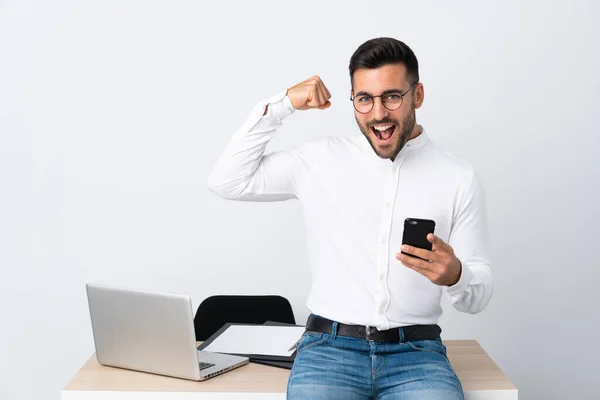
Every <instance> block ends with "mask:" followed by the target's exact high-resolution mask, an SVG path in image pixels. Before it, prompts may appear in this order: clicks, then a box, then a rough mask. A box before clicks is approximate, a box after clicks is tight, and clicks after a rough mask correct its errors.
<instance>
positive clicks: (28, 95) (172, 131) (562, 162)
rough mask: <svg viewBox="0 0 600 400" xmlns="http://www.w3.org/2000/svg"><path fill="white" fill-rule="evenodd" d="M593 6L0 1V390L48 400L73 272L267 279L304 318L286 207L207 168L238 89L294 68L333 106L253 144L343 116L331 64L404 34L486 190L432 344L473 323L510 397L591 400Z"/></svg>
mask: <svg viewBox="0 0 600 400" xmlns="http://www.w3.org/2000/svg"><path fill="white" fill-rule="evenodd" d="M449 3H453V4H452V5H450V4H449ZM522 3H523V4H522ZM599 14H600V7H599V6H598V3H597V2H592V1H589V2H584V1H577V2H567V1H564V2H557V1H552V2H550V1H544V2H542V1H540V2H522V1H495V2H479V1H461V2H445V1H439V2H430V1H411V2H401V1H397V0H395V1H385V2H383V1H369V2H367V1H365V0H362V1H353V2H349V1H344V2H338V1H336V2H335V3H334V2H325V1H296V2H283V1H271V2H265V1H247V2H246V1H237V2H231V1H220V2H201V1H161V2H159V1H148V0H144V1H142V0H139V1H108V0H104V1H76V0H72V1H66V0H60V1H59V0H56V1H46V2H42V1H38V2H33V3H32V2H31V1H14V0H13V1H11V0H4V1H1V0H0V267H1V271H0V274H1V275H0V321H1V328H0V398H2V399H30V398H31V399H33V398H36V399H42V398H43V399H58V398H59V396H60V390H61V388H62V387H64V386H65V385H66V384H67V383H68V381H69V379H70V378H71V377H72V376H73V374H74V373H75V372H76V371H77V370H78V369H79V367H80V366H81V365H82V364H83V362H84V361H85V360H86V359H87V358H88V357H89V356H90V355H91V353H92V352H93V340H92V334H91V329H90V324H89V315H88V310H87V302H86V301H87V300H86V297H85V288H84V285H85V283H86V282H88V281H96V282H103V283H110V284H118V285H126V286H133V287H139V288H146V289H156V290H161V291H175V292H180V293H186V294H190V295H191V296H192V297H193V299H194V307H196V306H197V305H198V304H199V303H200V302H201V301H202V300H203V299H204V298H205V297H207V296H209V295H212V294H217V293H251V294H265V293H277V294H281V295H284V296H286V297H288V298H289V299H290V300H291V302H292V304H293V307H294V312H295V314H296V318H297V320H298V322H300V323H304V322H305V320H306V317H307V315H308V310H307V309H306V307H305V306H304V302H305V300H306V295H307V293H308V288H309V284H310V276H309V274H308V266H307V257H306V252H305V238H304V234H305V230H304V225H303V221H302V215H301V211H300V205H299V204H298V203H297V202H293V201H289V202H282V203H260V204H259V203H238V202H230V201H226V200H223V199H220V198H218V197H216V196H215V195H213V194H212V193H211V192H209V191H208V189H207V187H206V179H207V177H208V174H209V171H210V168H211V167H212V165H213V164H214V162H215V161H216V159H217V157H218V156H219V154H220V152H221V151H222V150H223V149H224V147H225V145H226V143H227V142H228V140H229V138H230V137H231V135H232V134H233V132H234V131H235V129H237V127H238V126H239V125H240V124H242V123H243V121H244V120H245V118H246V116H247V114H248V113H249V112H250V110H251V109H252V107H253V105H254V104H255V103H256V102H257V101H258V100H260V99H262V98H264V97H268V96H270V95H272V94H274V93H275V92H277V91H279V90H281V89H282V88H285V87H289V86H291V85H293V84H295V83H297V82H299V81H301V80H304V79H306V78H308V77H309V76H311V75H313V74H319V75H320V76H321V77H322V79H323V80H324V82H325V84H326V85H327V86H328V87H329V89H330V91H331V93H332V95H333V97H332V99H331V100H332V107H331V109H329V110H327V111H310V112H303V113H296V114H294V115H293V116H291V117H290V118H289V120H286V122H285V125H284V127H283V129H282V130H281V132H280V134H279V135H278V136H277V137H276V138H275V139H274V140H273V142H272V143H271V145H270V147H269V149H268V150H269V151H271V150H274V149H281V148H288V147H290V146H292V145H294V144H297V143H300V142H301V141H304V140H310V139H314V138H317V137H321V136H323V135H341V136H349V135H353V134H356V133H358V130H357V127H356V123H355V121H354V117H353V110H352V107H351V103H350V101H349V100H348V97H349V91H350V83H349V77H348V72H347V71H348V70H347V68H348V61H349V58H350V56H351V54H352V52H353V51H354V50H355V49H356V47H358V46H359V45H360V44H361V43H362V42H364V41H365V40H367V39H370V38H372V37H377V36H393V37H396V38H398V39H401V40H403V41H405V42H406V43H407V44H409V46H411V47H412V48H413V50H414V51H415V53H416V55H417V57H418V59H419V62H420V65H421V69H420V72H421V80H422V82H423V83H424V85H425V93H426V96H425V103H424V106H423V108H422V109H421V110H419V111H418V112H417V120H418V122H419V123H421V124H423V125H424V126H425V127H426V128H427V130H428V133H429V135H430V137H431V138H432V139H433V140H435V141H437V143H438V144H439V145H440V146H443V147H444V148H446V149H447V150H449V151H450V152H452V153H454V154H455V155H457V156H459V157H461V158H464V159H466V160H467V161H469V162H470V163H471V164H473V165H474V166H475V168H476V169H477V171H478V172H479V174H480V175H481V177H482V179H483V183H484V186H485V190H486V196H487V199H488V206H489V217H490V232H491V237H492V249H493V261H494V263H493V267H494V272H495V282H496V291H495V294H494V297H493V299H492V302H491V304H490V306H489V307H488V308H487V309H486V310H485V311H484V312H483V313H481V314H478V315H475V316H471V315H466V314H459V313H458V312H455V311H454V310H452V309H451V307H449V305H448V303H447V302H445V303H444V308H445V310H446V313H445V314H444V316H443V317H442V320H441V321H440V323H441V325H442V328H443V329H444V333H443V337H444V339H476V340H478V341H479V343H480V344H481V345H482V346H483V347H484V349H485V350H486V351H488V353H489V354H490V355H491V357H492V358H493V359H494V360H495V361H496V362H497V363H498V365H499V366H500V367H501V368H502V370H503V371H504V372H505V374H506V375H507V376H508V377H509V378H510V379H511V380H512V381H513V382H514V384H515V385H516V386H517V387H518V389H519V390H520V395H521V398H522V399H525V400H528V399H567V398H573V399H575V398H576V399H591V398H597V397H596V396H597V392H599V391H600V385H599V383H598V382H599V380H598V361H597V357H598V354H600V346H599V345H598V340H597V336H598V331H597V330H598V329H599V328H600V323H599V319H600V318H599V315H600V312H598V309H597V305H598V303H600V302H599V300H600V299H599V296H598V286H597V282H598V280H599V279H600V273H599V272H598V271H599V269H600V262H599V261H598V246H599V245H598V244H599V243H600V237H599V235H598V228H597V227H598V226H599V225H600V213H599V211H598V202H599V200H600V199H599V193H600V187H599V186H600V185H599V182H600V178H599V176H598V174H599V172H600V168H599V167H598V157H597V152H598V149H599V146H598V145H599V144H600V143H599V139H598V135H599V133H598V114H599V111H600V95H599V92H600V80H599V78H598V73H599V71H600V56H599V55H598V49H599V40H598V39H599V38H600V28H598V24H597V23H596V20H597V17H598V15H599ZM594 393H595V394H594Z"/></svg>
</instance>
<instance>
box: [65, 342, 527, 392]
mask: <svg viewBox="0 0 600 400" xmlns="http://www.w3.org/2000/svg"><path fill="white" fill-rule="evenodd" d="M444 344H445V345H446V347H447V349H448V358H449V359H450V362H451V363H452V366H453V367H454V369H455V371H456V374H457V375H458V378H459V379H460V381H461V383H462V386H463V390H464V392H465V399H466V400H516V399H518V393H517V389H516V388H515V387H514V386H513V385H512V383H511V382H510V381H509V380H508V379H507V378H506V376H504V374H503V373H502V371H501V370H500V369H499V368H498V366H497V365H496V364H495V363H494V362H493V361H492V359H491V358H490V357H489V356H488V354H487V353H486V352H485V351H483V349H482V348H481V347H480V346H479V344H478V343H477V341H475V340H447V341H444ZM289 374H290V371H289V370H286V369H281V368H274V367H269V366H265V365H259V364H253V363H250V364H248V365H245V366H243V367H240V368H237V369H235V370H233V371H229V372H227V373H225V374H223V375H219V376H217V377H214V378H211V379H209V380H207V381H204V382H193V381H187V380H183V379H176V378H169V377H165V376H159V375H152V374H146V373H142V372H136V371H128V370H123V369H119V368H111V367H104V366H102V365H100V364H98V362H97V361H96V356H95V354H94V355H92V357H91V358H90V359H89V360H88V361H87V362H86V363H85V364H84V365H83V367H82V368H81V369H80V370H79V372H78V373H77V374H76V375H75V376H74V377H73V379H72V380H71V381H70V382H69V383H68V385H67V386H66V387H65V388H64V389H63V391H62V397H61V398H62V400H142V399H143V400H166V399H169V400H206V399H218V400H233V399H245V400H259V399H260V400H275V399H277V400H283V399H285V393H286V387H287V381H288V377H289Z"/></svg>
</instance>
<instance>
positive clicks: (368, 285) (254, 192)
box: [208, 90, 493, 329]
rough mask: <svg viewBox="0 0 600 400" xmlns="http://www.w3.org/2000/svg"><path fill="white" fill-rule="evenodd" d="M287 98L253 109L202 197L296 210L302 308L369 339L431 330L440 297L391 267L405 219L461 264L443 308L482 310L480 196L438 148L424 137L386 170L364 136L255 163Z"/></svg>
mask: <svg viewBox="0 0 600 400" xmlns="http://www.w3.org/2000/svg"><path fill="white" fill-rule="evenodd" d="M285 94H286V91H285V90H283V91H281V92H280V93H278V94H276V95H275V96H272V97H270V98H268V99H265V100H262V101H260V102H259V103H258V104H257V105H256V106H255V108H254V110H253V111H252V112H251V114H250V115H249V117H248V119H247V120H246V122H245V123H244V124H243V125H242V126H241V127H240V128H239V129H238V130H237V132H235V134H234V135H233V137H232V139H231V141H230V142H229V144H228V146H227V148H226V149H225V151H224V152H223V154H222V155H221V157H220V158H219V160H218V162H217V164H216V165H215V166H214V168H213V170H212V173H211V175H210V177H209V179H208V186H209V188H210V190H212V191H213V192H214V193H216V194H218V195H219V196H221V197H223V198H226V199H232V200H243V201H281V200H288V199H298V200H300V202H301V204H302V208H303V212H304V216H305V220H306V231H307V232H306V233H307V246H308V256H309V262H310V268H311V274H312V286H311V290H310V294H309V297H308V301H307V306H308V309H309V310H310V311H311V312H312V313H314V314H317V315H320V316H323V317H325V318H329V319H331V320H334V321H339V322H343V323H347V324H358V325H363V326H374V327H377V328H378V329H390V328H394V327H400V326H406V325H416V324H435V323H437V322H438V319H439V317H440V315H441V314H442V308H441V305H440V300H441V295H442V290H443V289H444V287H442V286H438V285H436V284H434V283H432V282H431V281H429V280H428V279H427V278H426V277H425V276H423V275H421V274H419V273H418V272H416V271H414V270H412V269H410V268H408V267H406V266H404V265H403V264H402V263H401V262H400V261H398V260H397V259H396V257H395V256H396V253H398V252H399V251H400V246H401V243H402V233H403V229H404V220H405V219H406V218H409V217H412V218H426V219H433V220H434V221H435V222H436V228H435V234H436V235H437V236H439V237H440V238H441V239H442V240H444V241H445V242H446V243H448V244H450V246H452V248H453V249H454V252H455V254H456V257H457V258H458V259H459V260H460V261H461V263H462V273H461V276H460V279H459V281H458V283H456V284H455V285H453V286H450V287H446V291H447V294H448V295H449V296H450V299H451V301H452V305H453V306H454V307H455V308H456V309H458V310H460V311H463V312H468V313H477V312H479V311H481V310H483V309H484V308H485V307H486V305H487V304H488V302H489V300H490V297H491V295H492V290H493V282H492V271H491V267H490V262H489V259H488V242H487V240H488V239H487V226H486V218H485V210H484V196H483V190H482V187H481V185H480V182H479V180H478V179H477V177H476V175H475V172H474V170H473V168H472V167H471V166H470V165H469V164H467V163H465V162H463V161H461V160H459V159H457V158H455V157H453V156H452V155H450V154H448V153H447V152H445V151H443V150H442V149H440V148H439V147H438V146H436V145H435V144H434V143H433V142H432V140H430V138H429V137H428V136H427V133H426V132H425V130H424V129H422V128H421V129H422V133H421V134H420V135H419V136H418V137H416V138H414V139H412V140H410V141H408V143H407V144H406V145H405V146H404V148H403V149H402V150H401V151H400V153H399V154H398V155H397V156H396V158H395V160H394V161H391V160H389V159H382V158H380V157H379V156H377V154H375V152H374V151H373V149H372V148H371V146H370V144H369V143H368V141H367V139H366V138H365V137H364V136H363V135H362V134H360V135H357V136H355V137H351V138H342V137H324V138H322V139H318V140H314V141H309V142H305V143H303V144H301V145H299V146H296V147H294V148H292V149H290V150H287V151H275V152H272V153H270V154H265V149H266V147H267V144H268V143H269V141H270V140H271V139H272V138H273V137H274V135H275V134H276V131H277V129H278V128H279V127H280V126H281V125H282V123H283V120H284V119H285V118H286V117H288V116H289V115H291V114H292V113H294V112H295V110H294V108H293V107H292V104H291V101H290V99H289V98H288V97H287V96H286V95H285ZM267 105H268V107H269V108H268V112H267V114H266V115H264V116H263V113H264V111H265V107H266V106H267Z"/></svg>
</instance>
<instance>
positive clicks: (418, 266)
mask: <svg viewBox="0 0 600 400" xmlns="http://www.w3.org/2000/svg"><path fill="white" fill-rule="evenodd" d="M396 258H397V259H398V260H399V261H400V262H402V264H403V265H404V266H405V267H408V268H410V269H412V270H414V271H416V272H418V273H420V274H421V275H423V276H425V277H426V278H427V279H429V280H430V281H432V282H434V281H435V280H437V279H438V278H439V272H438V270H437V265H436V264H435V263H432V262H429V261H423V260H420V259H418V258H414V257H411V256H407V255H405V254H398V255H397V256H396Z"/></svg>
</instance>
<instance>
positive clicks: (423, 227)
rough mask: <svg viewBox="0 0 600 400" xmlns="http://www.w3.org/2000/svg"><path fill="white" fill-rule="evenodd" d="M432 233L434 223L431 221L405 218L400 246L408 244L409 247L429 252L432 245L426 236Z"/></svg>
mask: <svg viewBox="0 0 600 400" xmlns="http://www.w3.org/2000/svg"><path fill="white" fill-rule="evenodd" d="M434 232H435V221H433V220H431V219H420V218H407V219H405V220H404V233H403V234H402V244H408V245H409V246H413V247H418V248H420V249H425V250H429V251H431V249H432V244H431V242H430V241H429V240H427V235H428V234H430V233H434ZM402 254H405V255H407V256H411V257H416V258H421V257H417V256H414V255H412V254H407V253H405V252H402Z"/></svg>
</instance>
